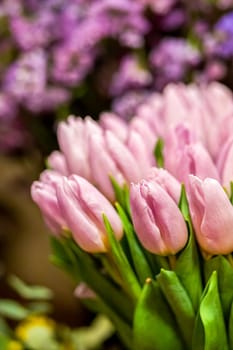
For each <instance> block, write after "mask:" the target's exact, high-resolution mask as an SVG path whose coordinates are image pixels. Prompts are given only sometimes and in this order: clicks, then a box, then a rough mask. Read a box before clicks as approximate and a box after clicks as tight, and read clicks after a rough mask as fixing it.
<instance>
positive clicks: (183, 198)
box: [178, 184, 191, 225]
mask: <svg viewBox="0 0 233 350" xmlns="http://www.w3.org/2000/svg"><path fill="white" fill-rule="evenodd" d="M178 206H179V208H180V210H181V212H182V214H183V217H184V219H185V221H187V222H188V223H189V225H190V224H191V218H190V212H189V204H188V199H187V195H186V191H185V187H184V184H182V185H181V193H180V199H179V204H178Z"/></svg>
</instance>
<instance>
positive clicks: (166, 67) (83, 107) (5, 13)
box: [0, 0, 233, 153]
mask: <svg viewBox="0 0 233 350" xmlns="http://www.w3.org/2000/svg"><path fill="white" fill-rule="evenodd" d="M232 7H233V4H232V1H231V0H230V1H221V0H218V1H216V2H210V1H206V0H200V1H198V3H196V4H195V7H194V6H193V5H192V4H190V3H189V2H185V1H178V0H169V1H161V0H159V1H158V0H157V1H147V0H145V1H134V4H133V5H132V2H131V1H129V0H121V1H118V2H117V3H116V2H114V1H110V0H101V1H94V0H92V1H60V0H57V1H50V0H49V1H42V2H41V1H34V0H21V1H17V4H16V3H15V2H14V1H11V0H4V1H2V3H1V7H0V20H1V28H2V29H1V33H0V35H1V65H0V76H1V79H0V82H1V95H0V97H1V99H0V102H1V103H0V116H1V143H0V145H1V149H2V151H4V152H7V151H11V150H15V149H22V148H28V147H32V145H34V144H35V143H36V145H39V146H40V148H41V149H42V150H43V151H44V152H45V153H48V152H49V151H51V149H52V148H54V147H55V137H54V133H53V131H52V125H53V123H54V120H55V119H60V118H66V117H67V115H69V114H70V113H74V112H75V113H77V114H78V115H82V116H85V115H87V114H91V115H92V116H93V117H95V118H97V116H98V113H99V112H100V111H102V110H103V109H106V108H109V107H110V104H112V106H113V109H114V110H115V111H116V112H117V113H118V114H120V115H122V116H124V117H125V118H129V117H130V116H132V114H133V113H134V106H135V105H137V104H138V103H140V102H141V101H142V100H143V99H144V97H145V96H146V95H147V94H148V92H150V91H151V90H154V88H156V89H158V90H161V89H162V88H163V87H164V86H165V85H166V84H167V83H168V82H171V81H185V82H189V81H192V80H194V81H198V82H209V81H212V80H222V81H225V82H226V83H227V84H228V85H230V86H231V84H232V67H231V60H232V54H233V50H232V40H233V39H232V37H233V33H232V28H231V21H232V12H230V11H231V9H232ZM38 115H39V116H40V118H37V117H36V116H38ZM30 134H32V135H33V138H32V137H30ZM42 134H43V138H44V139H46V142H44V143H43V142H41V141H40V135H42ZM45 144H47V146H46V145H45Z"/></svg>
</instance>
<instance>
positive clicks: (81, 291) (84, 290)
mask: <svg viewBox="0 0 233 350" xmlns="http://www.w3.org/2000/svg"><path fill="white" fill-rule="evenodd" d="M74 296H75V297H76V298H78V299H80V300H82V299H84V300H85V299H95V298H96V297H97V295H96V293H95V292H94V291H93V290H92V289H91V288H89V287H88V285H87V284H86V283H84V282H81V283H79V285H78V286H77V287H76V288H75V290H74Z"/></svg>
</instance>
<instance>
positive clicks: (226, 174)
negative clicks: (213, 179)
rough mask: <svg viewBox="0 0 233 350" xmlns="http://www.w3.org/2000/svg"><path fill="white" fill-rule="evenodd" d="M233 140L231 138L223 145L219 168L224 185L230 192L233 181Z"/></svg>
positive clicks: (218, 162)
mask: <svg viewBox="0 0 233 350" xmlns="http://www.w3.org/2000/svg"><path fill="white" fill-rule="evenodd" d="M232 160H233V138H230V139H229V140H227V141H226V143H225V144H224V145H223V147H222V149H221V151H220V153H219V157H218V161H217V167H218V170H219V173H220V177H221V183H222V185H223V186H224V187H225V188H226V189H227V190H228V191H229V192H230V182H231V181H233V161H232Z"/></svg>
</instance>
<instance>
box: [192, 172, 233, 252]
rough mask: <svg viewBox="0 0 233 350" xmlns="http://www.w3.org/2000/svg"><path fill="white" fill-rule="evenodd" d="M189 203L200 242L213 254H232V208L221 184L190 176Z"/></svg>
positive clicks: (208, 179)
mask: <svg viewBox="0 0 233 350" xmlns="http://www.w3.org/2000/svg"><path fill="white" fill-rule="evenodd" d="M188 200H189V206H190V213H191V217H192V222H193V226H194V229H195V234H196V238H197V241H198V243H199V245H200V247H201V249H202V250H203V251H204V252H206V253H208V254H210V255H215V254H229V253H231V252H232V251H233V206H232V204H231V202H230V200H229V198H228V197H227V194H226V193H225V191H224V189H223V188H222V186H221V185H220V183H219V182H218V181H217V180H215V179H212V178H206V179H205V180H203V181H202V180H200V179H199V178H197V177H196V176H192V175H190V176H189V187H188Z"/></svg>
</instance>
